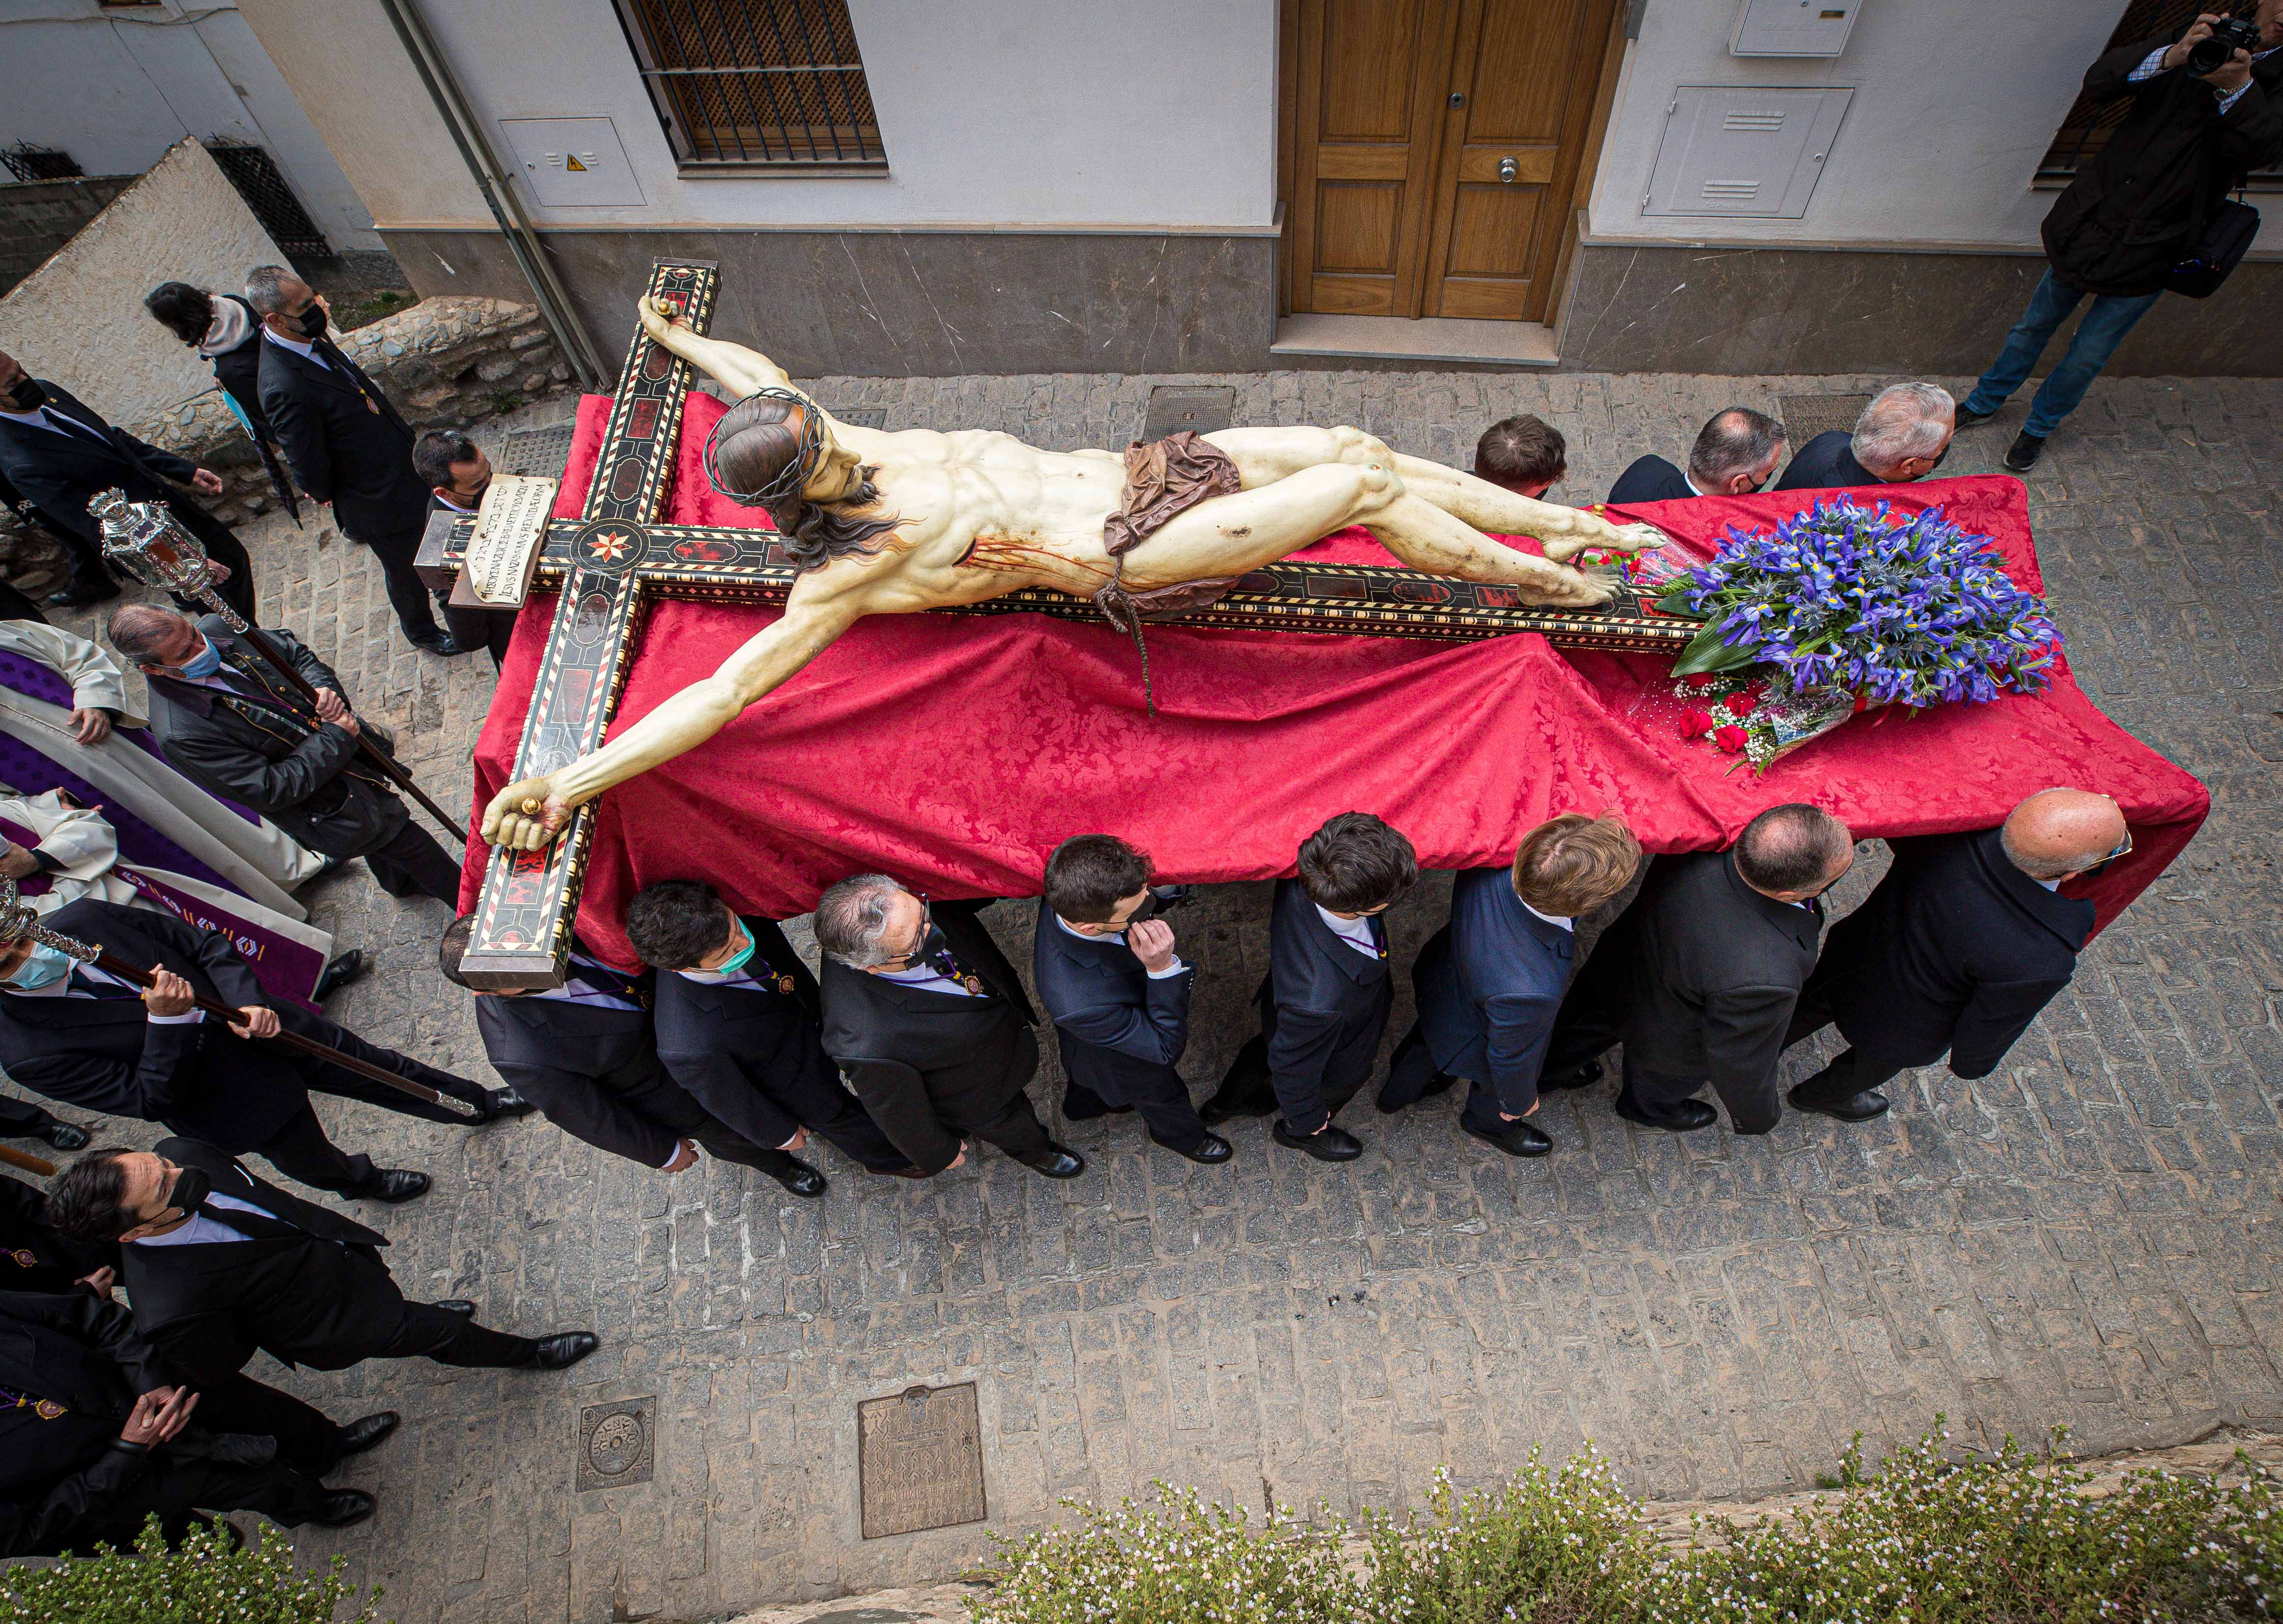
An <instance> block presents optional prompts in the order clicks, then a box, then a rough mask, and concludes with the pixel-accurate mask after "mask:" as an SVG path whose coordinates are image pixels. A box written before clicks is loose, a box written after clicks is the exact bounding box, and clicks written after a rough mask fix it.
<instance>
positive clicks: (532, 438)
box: [495, 423, 574, 480]
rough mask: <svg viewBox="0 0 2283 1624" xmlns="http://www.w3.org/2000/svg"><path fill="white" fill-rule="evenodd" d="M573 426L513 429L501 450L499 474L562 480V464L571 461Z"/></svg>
mask: <svg viewBox="0 0 2283 1624" xmlns="http://www.w3.org/2000/svg"><path fill="white" fill-rule="evenodd" d="M573 427H574V425H573V424H570V423H549V424H548V425H547V426H545V427H543V428H519V429H516V430H513V431H512V432H510V433H509V435H508V437H507V444H506V445H505V446H504V447H503V448H502V449H501V451H500V455H499V461H498V463H497V464H496V465H495V469H496V472H501V473H530V474H537V475H540V476H541V477H542V478H545V479H549V480H559V479H561V478H562V477H563V465H564V464H565V463H567V462H569V461H570V460H571V433H572V430H573Z"/></svg>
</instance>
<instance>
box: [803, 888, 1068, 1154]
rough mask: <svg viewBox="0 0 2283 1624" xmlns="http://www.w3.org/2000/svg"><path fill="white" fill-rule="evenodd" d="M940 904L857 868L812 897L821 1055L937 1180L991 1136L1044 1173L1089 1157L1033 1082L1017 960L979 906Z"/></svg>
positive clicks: (1027, 1006) (1034, 1065)
mask: <svg viewBox="0 0 2283 1624" xmlns="http://www.w3.org/2000/svg"><path fill="white" fill-rule="evenodd" d="M984 906H987V904H981V903H964V902H962V903H952V902H947V903H944V904H943V905H942V906H940V907H931V905H930V904H929V902H928V901H927V899H925V898H924V897H921V896H916V895H915V894H913V893H911V892H909V891H908V890H906V889H905V888H904V887H903V886H900V885H899V884H898V883H897V882H896V881H894V880H892V879H891V878H888V877H887V876H886V875H884V874H859V875H856V876H855V877H854V878H849V879H844V880H842V881H840V882H839V883H838V885H835V886H831V887H830V888H829V889H828V890H827V891H826V892H825V894H823V896H822V897H821V898H819V899H818V901H817V904H816V944H817V946H818V947H820V948H822V949H823V950H824V972H823V974H822V977H820V978H819V980H820V982H821V984H822V993H823V996H824V1052H825V1053H826V1054H828V1055H830V1056H831V1057H832V1059H833V1062H834V1064H835V1065H837V1066H839V1067H840V1074H841V1075H842V1076H844V1077H845V1078H846V1079H847V1080H848V1082H849V1084H850V1086H851V1087H853V1089H855V1090H856V1097H857V1098H858V1099H860V1100H861V1101H862V1102H863V1104H864V1109H865V1111H866V1112H867V1113H869V1114H870V1116H871V1118H872V1120H874V1121H875V1122H877V1123H878V1124H879V1125H880V1130H881V1131H882V1132H883V1133H884V1134H886V1135H887V1136H888V1140H889V1143H890V1144H893V1145H894V1146H895V1147H896V1148H897V1149H898V1150H899V1151H901V1152H903V1153H904V1154H905V1155H906V1156H907V1157H908V1158H909V1159H911V1162H912V1165H913V1166H914V1167H917V1168H918V1169H919V1170H920V1172H921V1173H922V1174H923V1175H926V1176H928V1177H933V1176H934V1175H937V1174H939V1173H943V1172H947V1171H948V1170H949V1169H951V1168H953V1167H959V1166H960V1165H962V1163H964V1162H965V1161H966V1159H967V1150H968V1141H969V1140H970V1139H982V1140H986V1141H987V1142H988V1143H990V1144H995V1145H997V1146H998V1147H999V1148H1000V1149H1001V1150H1002V1151H1004V1152H1007V1154H1008V1155H1009V1156H1011V1157H1013V1158H1014V1159H1016V1160H1017V1161H1019V1162H1021V1163H1022V1164H1023V1165H1024V1166H1025V1167H1029V1168H1030V1169H1031V1170H1032V1171H1033V1172H1035V1173H1040V1174H1044V1175H1046V1176H1047V1177H1048V1178H1076V1177H1077V1176H1078V1175H1079V1174H1081V1173H1083V1172H1085V1171H1086V1162H1085V1159H1083V1158H1081V1157H1079V1155H1077V1154H1076V1153H1074V1152H1071V1151H1070V1150H1068V1149H1066V1148H1064V1146H1062V1145H1059V1144H1056V1143H1055V1142H1054V1141H1053V1140H1051V1139H1049V1138H1048V1137H1047V1130H1046V1128H1044V1127H1043V1126H1041V1125H1040V1121H1039V1118H1038V1113H1036V1112H1034V1111H1032V1109H1031V1102H1030V1099H1029V1097H1027V1096H1025V1093H1024V1092H1023V1090H1024V1088H1025V1085H1027V1084H1028V1083H1029V1082H1030V1081H1031V1076H1032V1074H1033V1073H1034V1072H1036V1071H1037V1070H1038V1069H1039V1041H1038V1039H1037V1037H1036V1036H1035V1035H1032V1030H1031V1028H1032V1026H1034V1025H1035V1024H1036V1023H1037V1020H1038V1017H1037V1015H1036V1014H1035V1013H1034V1012H1033V1011H1032V1009H1031V1000H1030V997H1029V995H1027V994H1025V992H1024V990H1023V983H1022V980H1021V979H1020V978H1018V977H1017V975H1016V973H1015V967H1014V965H1012V964H1009V963H1008V962H1007V956H1006V955H1005V954H1004V953H1002V952H1001V951H1000V950H999V947H998V944H997V943H996V942H994V941H992V940H991V933H990V932H989V931H987V930H986V929H985V928H984V927H983V922H982V921H981V920H980V919H978V917H976V915H977V913H978V910H980V909H981V908H982V907H984Z"/></svg>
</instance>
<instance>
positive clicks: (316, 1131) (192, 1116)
mask: <svg viewBox="0 0 2283 1624" xmlns="http://www.w3.org/2000/svg"><path fill="white" fill-rule="evenodd" d="M43 924H44V925H47V927H48V928H49V929H51V930H52V931H54V932H56V933H58V934H59V935H65V936H71V937H74V938H76V939H77V940H79V941H85V942H91V943H93V944H95V945H96V946H97V947H100V948H102V949H104V950H105V952H106V953H116V954H117V955H118V956H120V957H121V959H124V960H126V961H127V962H128V963H129V964H139V965H141V966H143V967H144V969H148V970H155V971H157V972H159V976H158V982H159V984H158V985H157V986H156V987H154V988H150V989H149V990H147V991H142V992H138V991H137V989H136V988H135V987H134V986H133V985H132V984H131V983H129V982H127V981H123V980H120V979H119V978H118V977H116V976H113V975H112V974H110V973H109V972H106V971H105V970H104V969H103V968H102V967H101V966H100V965H99V964H77V963H75V962H74V961H73V960H70V959H67V958H65V957H64V956H62V955H61V954H58V952H57V951H56V950H55V949H52V948H48V947H41V946H35V944H34V943H33V942H31V941H28V940H24V939H19V940H17V941H11V942H7V943H4V944H0V1067H4V1068H5V1069H6V1070H7V1073H8V1074H9V1075H10V1076H11V1077H12V1078H14V1079H15V1080H16V1081H18V1082H19V1083H21V1084H22V1085H23V1086H24V1087H25V1088H27V1089H33V1090H35V1092H37V1093H41V1094H44V1095H46V1096H47V1097H50V1098H51V1099H59V1100H64V1101H66V1102H68V1103H70V1104H72V1105H79V1106H81V1107H82V1108H84V1109H86V1110H89V1111H101V1112H105V1113H108V1114H110V1115H112V1116H120V1117H130V1118H135V1119H138V1120H142V1121H145V1122H163V1123H165V1124H166V1125H167V1127H168V1128H169V1129H171V1130H172V1131H174V1132H175V1133H178V1134H188V1135H195V1136H198V1137H199V1138H202V1139H208V1140H211V1141H213V1142H214V1144H220V1145H224V1146H227V1147H229V1148H230V1149H231V1150H233V1151H252V1152H255V1153H257V1154H259V1155H261V1156H264V1157H267V1158H268V1159H269V1161H270V1163H271V1164H272V1165H273V1166H275V1167H277V1170H278V1171H279V1172H281V1173H283V1174H284V1175H285V1176H286V1177H288V1178H292V1179H299V1180H300V1182H301V1183H305V1184H308V1185H310V1186H312V1187H314V1188H316V1189H318V1190H329V1191H333V1192H334V1193H336V1194H338V1195H344V1196H348V1197H351V1198H356V1199H370V1200H376V1201H389V1202H396V1201H409V1200H410V1199H412V1198H414V1197H415V1196H417V1195H419V1194H421V1193H423V1192H424V1191H426V1190H427V1188H428V1175H426V1174H425V1173H413V1172H408V1171H405V1170H403V1169H399V1168H383V1167H375V1166H374V1165H373V1163H372V1160H371V1159H370V1158H369V1157H366V1156H363V1155H356V1156H350V1155H347V1154H346V1153H344V1152H342V1151H341V1150H340V1149H339V1147H338V1146H336V1145H335V1144H333V1142H332V1141H331V1140H330V1139H328V1138H327V1137H326V1136H325V1129H324V1126H323V1124H322V1123H321V1122H319V1121H318V1120H317V1113H316V1112H315V1111H314V1110H312V1109H311V1108H310V1105H309V1090H310V1089H316V1090H317V1091H318V1092H320V1093H323V1094H338V1095H339V1096H341V1097H344V1098H347V1099H361V1100H363V1101H365V1102H366V1103H367V1104H370V1105H381V1106H385V1107H386V1108H387V1109H388V1110H391V1111H398V1112H401V1113H404V1114H405V1115H407V1116H414V1117H418V1118H420V1119H422V1120H425V1121H431V1122H464V1121H465V1120H466V1118H465V1117H464V1116H462V1115H460V1114H458V1113H455V1112H450V1111H447V1110H445V1109H443V1108H442V1107H440V1106H437V1105H429V1104H428V1103H427V1102H426V1101H425V1100H420V1099H416V1098H414V1097H412V1096H410V1095H409V1094H403V1093H400V1092H398V1091H397V1090H396V1089H391V1088H388V1087H386V1086H384V1085H383V1084H380V1083H377V1082H371V1081H367V1080H366V1079H364V1078H362V1077H359V1076H356V1075H355V1074H352V1073H349V1072H346V1071H343V1070H342V1069H341V1068H339V1066H328V1065H326V1064H325V1063H324V1062H323V1061H321V1060H318V1059H316V1058H314V1057H311V1056H308V1055H305V1054H302V1053H301V1052H300V1050H293V1049H289V1048H287V1047H285V1046H284V1044H282V1043H270V1042H261V1041H259V1040H260V1039H261V1038H262V1037H264V1036H267V1035H271V1034H274V1033H276V1032H278V1031H280V1030H282V1029H287V1028H290V1029H291V1030H292V1031H295V1032H299V1033H300V1034H301V1035H304V1036H306V1037H312V1038H315V1039H316V1040H317V1041H318V1042H323V1043H327V1044H330V1045H331V1046H332V1047H333V1048H335V1049H339V1050H342V1051H343V1052H344V1053H347V1054H351V1055H355V1057H356V1058H359V1059H361V1060H366V1061H370V1063H371V1064H373V1065H375V1066H381V1067H383V1068H384V1069H386V1070H388V1071H392V1072H394V1073H396V1074H399V1075H400V1076H402V1077H405V1078H407V1079H409V1080H410V1081H415V1082H423V1083H425V1084H427V1085H428V1086H429V1087H430V1088H432V1089H435V1090H437V1092H439V1093H440V1094H446V1095H448V1096H450V1097H452V1098H455V1099H461V1100H465V1101H466V1102H468V1104H470V1105H474V1106H475V1107H476V1108H477V1109H478V1111H479V1113H481V1114H480V1119H479V1120H485V1121H489V1120H492V1119H493V1118H495V1117H499V1116H506V1115H518V1114H520V1113H524V1112H527V1111H529V1110H530V1109H531V1107H530V1106H529V1105H526V1104H525V1103H524V1102H523V1101H522V1100H520V1099H518V1098H517V1097H515V1096H514V1095H513V1094H512V1093H511V1092H509V1091H505V1090H493V1089H480V1088H478V1087H477V1086H476V1085H475V1084H474V1083H472V1082H470V1081H467V1080H466V1079H465V1078H463V1077H455V1076H453V1075H452V1074H450V1073H449V1072H440V1071H438V1070H437V1069H436V1068H435V1067H434V1066H424V1065H422V1064H421V1063H420V1062H419V1061H417V1060H415V1059H412V1058H409V1057H408V1056H405V1055H401V1054H398V1053H397V1052H396V1051H395V1050H391V1049H382V1048H379V1047H378V1046H377V1045H375V1044H371V1043H368V1042H365V1041H364V1040H363V1039H362V1038H361V1037H359V1036H357V1035H355V1033H353V1032H347V1031H344V1030H343V1029H342V1028H340V1027H337V1026H335V1025H334V1024H333V1023H332V1022H331V1021H330V1020H327V1019H324V1017H323V1016H321V1015H312V1014H310V1013H308V1011H305V1010H302V1009H300V1008H299V1007H296V1006H293V1005H287V1006H286V1007H284V1008H282V1009H275V1008H272V1007H270V1006H269V1002H268V995H267V994H266V993H264V992H263V991H262V989H261V982H260V981H258V980H255V979H254V976H253V966H252V965H251V964H247V963H246V962H245V960H244V959H243V958H240V957H239V956H238V949H237V948H236V947H235V946H233V945H232V943H231V941H230V937H229V936H228V935H227V934H226V933H223V932H221V931H202V930H199V929H196V928H194V927H193V926H191V925H185V924H183V922H182V921H181V920H179V919H176V918H175V917H172V916H170V915H168V914H162V913H155V912H152V911H149V910H136V909H128V908H121V907H120V906H118V905H117V904H115V903H112V902H97V901H95V900H93V899H92V898H82V900H80V901H79V902H70V903H66V905H65V906H63V907H61V908H58V910H56V911H55V912H54V913H52V914H50V915H49V916H48V917H47V918H46V919H45V920H43ZM193 995H196V996H199V997H204V998H211V999H213V1000H214V1001H215V1002H217V1003H224V1004H227V1005H229V1006H230V1008H232V1009H235V1010H237V1011H238V1012H239V1019H238V1020H237V1021H235V1022H232V1023H230V1025H229V1026H228V1027H224V1026H223V1024H222V1022H220V1021H218V1020H216V1019H213V1018H212V1017H210V1016H208V1015H206V1013H205V1012H204V1011H200V1010H197V1009H194V1008H192V1007H191V998H192V996H193Z"/></svg>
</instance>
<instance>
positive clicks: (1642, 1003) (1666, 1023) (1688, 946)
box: [1539, 804, 1855, 1134]
mask: <svg viewBox="0 0 2283 1624" xmlns="http://www.w3.org/2000/svg"><path fill="white" fill-rule="evenodd" d="M1854 861H1855V845H1854V841H1853V839H1852V838H1851V836H1850V835H1849V834H1848V832H1847V825H1846V824H1843V823H1841V822H1840V821H1839V820H1838V819H1837V818H1835V817H1834V816H1831V815H1830V814H1829V813H1827V812H1825V811H1821V810H1819V808H1814V807H1809V806H1800V805H1796V804H1795V805H1790V806H1781V807H1773V808H1769V809H1768V810H1767V811H1765V812H1763V813H1761V814H1760V815H1759V816H1757V817H1756V818H1754V819H1753V820H1752V821H1751V822H1750V823H1749V824H1745V825H1744V832H1743V833H1742V835H1741V836H1740V837H1739V838H1738V839H1737V841H1736V844H1735V847H1734V849H1733V850H1730V851H1725V852H1691V853H1688V854H1687V855H1679V856H1665V857H1659V858H1658V859H1656V862H1654V863H1651V864H1650V865H1649V871H1648V878H1647V879H1646V880H1645V881H1644V882H1643V883H1642V886H1641V889H1640V895H1639V896H1637V897H1636V898H1634V899H1633V902H1632V906H1631V907H1630V908H1628V909H1626V910H1625V912H1624V914H1622V915H1621V916H1619V917H1618V919H1617V923H1616V924H1615V925H1611V926H1610V927H1609V931H1608V933H1606V934H1604V935H1603V936H1602V938H1601V941H1600V942H1599V944H1597V945H1596V947H1595V948H1594V950H1593V956H1592V957H1591V958H1590V959H1588V960H1586V968H1585V969H1584V970H1583V971H1582V972H1579V974H1578V980H1577V982H1576V984H1575V985H1574V986H1573V987H1572V988H1570V995H1569V997H1568V998H1566V999H1565V1000H1563V1002H1562V1012H1561V1014H1560V1015H1559V1016H1557V1017H1556V1018H1555V1019H1554V1036H1553V1038H1552V1040H1551V1042H1549V1043H1548V1044H1547V1052H1546V1062H1545V1068H1544V1069H1545V1074H1544V1077H1543V1078H1542V1079H1541V1080H1540V1081H1539V1089H1540V1091H1541V1092H1542V1091H1543V1090H1545V1089H1547V1088H1549V1087H1551V1088H1582V1087H1584V1086H1585V1085H1586V1083H1588V1082H1591V1081H1593V1080H1594V1078H1595V1077H1597V1076H1599V1075H1600V1065H1599V1057H1600V1056H1601V1053H1602V1051H1603V1050H1606V1049H1608V1048H1609V1045H1610V1044H1612V1043H1616V1042H1623V1043H1624V1044H1625V1082H1624V1086H1623V1087H1621V1088H1620V1089H1618V1091H1617V1114H1618V1115H1619V1116H1621V1117H1624V1118H1625V1120H1627V1121H1630V1122H1639V1123H1640V1124H1641V1125H1642V1126H1643V1127H1645V1128H1665V1129H1668V1130H1670V1131H1671V1132H1673V1133H1687V1132H1688V1131H1689V1130H1691V1129H1692V1128H1709V1127H1710V1126H1711V1124H1712V1123H1713V1122H1714V1121H1716V1120H1718V1114H1717V1113H1715V1112H1714V1111H1713V1109H1712V1107H1711V1106H1710V1105H1706V1104H1705V1103H1704V1102H1703V1100H1700V1099H1696V1098H1695V1097H1694V1096H1695V1094H1696V1093H1697V1092H1698V1091H1699V1090H1700V1089H1703V1087H1704V1085H1705V1084H1706V1083H1707V1082H1710V1084H1711V1085H1712V1088H1713V1089H1714V1091H1715V1092H1717V1093H1718V1095H1719V1097H1720V1099H1721V1101H1722V1103H1723V1104H1725V1105H1726V1106H1727V1107H1728V1115H1729V1117H1730V1119H1731V1120H1732V1121H1733V1122H1734V1125H1735V1129H1736V1131H1737V1132H1738V1133H1740V1134H1764V1133H1766V1132H1768V1131H1769V1130H1770V1129H1772V1128H1774V1127H1775V1125H1776V1123H1777V1122H1778V1121H1779V1120H1781V1118H1782V1116H1783V1102H1782V1101H1781V1100H1780V1099H1779V1098H1778V1097H1776V1063H1777V1062H1778V1060H1779V1059H1780V1058H1782V1054H1783V1042H1784V1034H1785V1033H1786V1032H1787V1031H1788V1029H1789V1027H1790V1025H1791V1016H1792V1010H1793V1008H1794V1006H1795V1005H1796V1003H1798V1002H1799V989H1800V988H1802V987H1803V986H1804V985H1805V984H1806V981H1807V976H1808V972H1810V971H1811V970H1812V969H1814V968H1815V947H1816V941H1817V938H1818V937H1819V935H1820V934H1821V933H1822V929H1823V910H1822V908H1821V905H1820V904H1819V903H1818V902H1817V901H1816V899H1817V898H1818V897H1819V896H1821V895H1822V894H1824V893H1825V892H1826V891H1827V890H1829V889H1830V888H1831V887H1832V886H1835V885H1836V884H1838V883H1839V880H1840V878H1842V877H1843V875H1845V874H1846V872H1847V871H1848V869H1849V868H1850V867H1851V866H1852V865H1853V863H1854Z"/></svg>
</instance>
